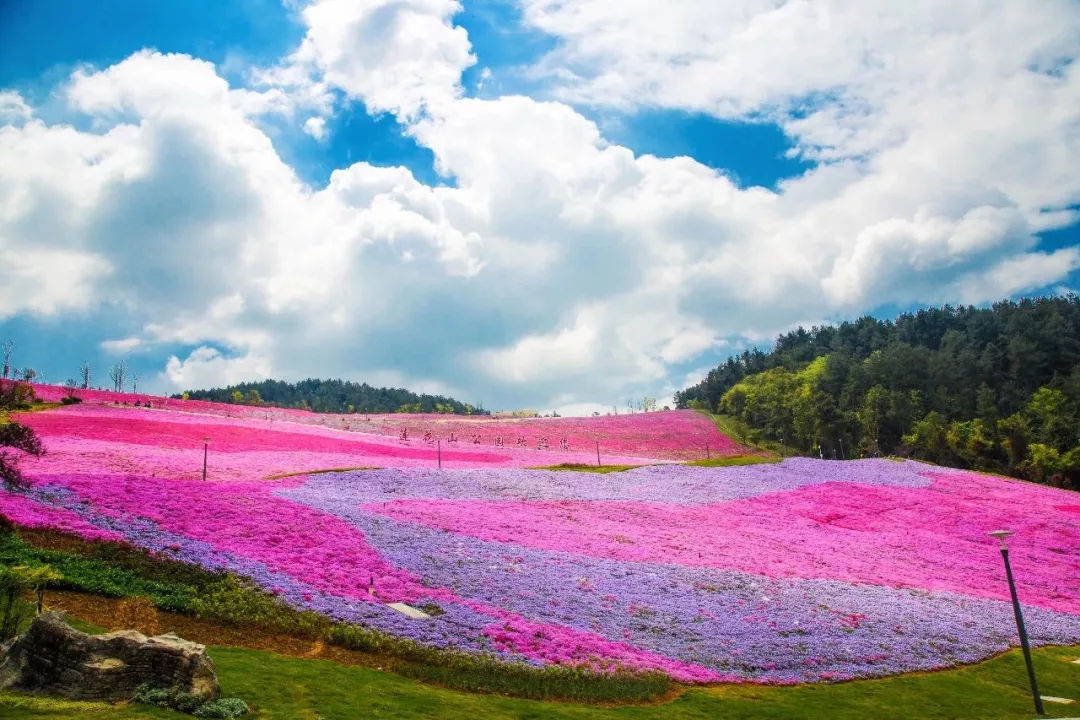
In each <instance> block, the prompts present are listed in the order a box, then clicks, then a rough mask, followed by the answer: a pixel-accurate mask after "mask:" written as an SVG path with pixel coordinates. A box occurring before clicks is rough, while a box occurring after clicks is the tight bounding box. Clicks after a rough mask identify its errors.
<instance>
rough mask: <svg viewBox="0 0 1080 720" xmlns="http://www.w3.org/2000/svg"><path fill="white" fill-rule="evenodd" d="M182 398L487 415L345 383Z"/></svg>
mask: <svg viewBox="0 0 1080 720" xmlns="http://www.w3.org/2000/svg"><path fill="white" fill-rule="evenodd" d="M183 396H184V397H189V398H192V399H195V400H213V401H215V402H225V403H236V404H240V405H274V406H277V407H285V408H302V409H304V410H313V411H315V412H327V413H352V412H357V413H393V412H410V413H421V412H424V413H454V414H458V415H486V414H487V412H486V411H484V410H481V409H478V408H475V407H473V406H472V405H469V404H468V403H463V402H459V401H458V400H454V399H453V398H448V397H443V396H442V395H418V394H416V393H414V392H410V391H408V390H405V389H403V388H377V387H372V386H370V385H368V384H367V383H355V382H348V381H345V380H315V379H308V380H301V381H300V382H297V383H287V382H282V381H281V380H263V381H262V382H249V383H240V384H239V385H230V386H229V387H225V388H214V389H213V390H189V391H187V392H186V393H184V394H183ZM176 397H180V396H176Z"/></svg>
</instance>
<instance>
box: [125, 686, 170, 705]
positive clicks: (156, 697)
mask: <svg viewBox="0 0 1080 720" xmlns="http://www.w3.org/2000/svg"><path fill="white" fill-rule="evenodd" d="M172 698H173V691H172V690H170V689H169V688H166V687H159V686H157V685H152V684H150V683H143V684H142V685H140V686H139V687H137V688H135V694H134V695H133V696H132V698H131V699H132V700H134V701H135V702H138V703H142V704H143V705H157V706H158V707H169V704H170V703H171V702H172Z"/></svg>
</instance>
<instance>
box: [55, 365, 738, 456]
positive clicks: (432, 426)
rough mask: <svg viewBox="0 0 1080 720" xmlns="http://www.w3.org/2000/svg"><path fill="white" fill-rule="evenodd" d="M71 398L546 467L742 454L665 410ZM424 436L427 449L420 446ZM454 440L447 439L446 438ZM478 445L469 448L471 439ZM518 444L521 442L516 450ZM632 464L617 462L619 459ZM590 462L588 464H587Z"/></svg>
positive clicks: (700, 422) (693, 415) (98, 393)
mask: <svg viewBox="0 0 1080 720" xmlns="http://www.w3.org/2000/svg"><path fill="white" fill-rule="evenodd" d="M33 387H34V391H35V392H36V393H37V395H38V397H40V398H41V399H42V400H44V401H46V402H59V401H60V399H61V398H63V397H64V396H66V395H68V394H69V393H71V392H72V391H70V390H68V389H67V388H61V387H57V386H54V385H34V386H33ZM74 394H75V395H76V396H77V397H79V398H81V399H82V400H83V402H84V403H85V404H87V405H106V406H112V407H115V406H116V405H117V404H119V403H124V404H133V403H137V404H138V405H140V406H143V405H146V404H147V403H149V404H150V405H151V406H152V407H153V408H154V409H158V410H168V411H171V412H181V413H193V414H197V415H199V416H201V420H200V422H205V421H206V416H218V417H224V418H236V419H241V420H248V421H255V420H264V421H266V422H278V423H281V422H288V423H291V424H293V425H313V426H318V427H325V428H330V429H337V430H346V431H351V432H360V433H364V434H366V435H378V436H382V437H385V438H391V439H394V440H397V439H398V438H399V436H400V435H401V431H402V430H406V431H407V436H408V440H407V441H405V444H407V445H408V446H410V447H426V446H427V445H428V444H430V443H434V441H435V440H441V441H442V444H443V449H444V450H446V449H448V448H450V447H457V448H466V447H468V448H473V449H478V448H476V445H479V446H480V447H482V448H488V449H490V448H492V447H494V446H495V442H496V440H497V439H501V440H502V446H501V449H503V450H511V449H512V450H518V449H531V450H536V449H537V445H538V443H539V442H540V441H541V440H546V441H547V444H548V447H549V450H546V451H544V452H545V454H544V455H543V456H542V458H540V457H538V458H537V459H542V460H543V462H539V463H533V464H555V462H549V461H550V460H551V456H552V454H553V451H562V441H563V440H565V441H566V443H567V446H568V448H567V450H566V451H563V454H564V455H572V456H573V457H574V458H575V459H573V460H557V462H587V463H594V462H595V461H596V445H597V443H599V446H600V453H601V460H602V461H603V462H605V463H606V464H611V465H620V464H634V463H635V462H636V463H641V462H648V461H656V460H697V459H702V458H705V457H706V455H709V456H712V457H719V456H725V455H741V454H745V453H747V452H749V451H748V450H747V449H746V448H743V447H741V446H739V444H738V443H736V442H735V441H734V440H732V439H731V438H729V437H727V436H725V435H722V434H721V433H720V432H719V431H718V430H717V429H716V426H715V425H714V424H713V423H712V421H711V420H709V419H708V418H707V417H706V416H704V415H702V414H701V413H697V412H693V411H691V410H672V411H665V412H653V413H635V414H630V415H604V416H600V417H588V418H576V417H571V418H521V419H519V418H506V417H494V416H488V415H474V416H468V417H466V416H461V415H422V414H391V415H378V414H363V413H356V414H349V415H341V414H332V413H313V412H309V411H306V410H293V409H287V408H275V407H251V406H247V405H228V404H223V403H213V402H207V401H204V400H178V399H175V398H162V397H156V396H151V395H135V394H132V393H115V392H112V391H108V390H75V391H74ZM425 433H430V435H431V438H430V443H425V442H424V436H425ZM452 437H453V438H454V439H453V440H451V438H452ZM477 439H478V440H479V441H480V442H479V443H474V440H477ZM519 440H521V441H524V445H523V447H521V448H519V447H518V442H519ZM627 457H630V458H634V462H627V463H624V462H621V461H620V458H622V459H625V458H627ZM590 458H591V460H590Z"/></svg>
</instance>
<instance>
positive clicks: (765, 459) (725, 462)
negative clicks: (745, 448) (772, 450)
mask: <svg viewBox="0 0 1080 720" xmlns="http://www.w3.org/2000/svg"><path fill="white" fill-rule="evenodd" d="M778 462H780V458H779V457H777V456H775V455H731V456H729V457H715V458H710V459H708V460H690V461H688V462H687V463H686V464H687V465H694V466H696V467H738V466H740V465H760V464H762V463H778Z"/></svg>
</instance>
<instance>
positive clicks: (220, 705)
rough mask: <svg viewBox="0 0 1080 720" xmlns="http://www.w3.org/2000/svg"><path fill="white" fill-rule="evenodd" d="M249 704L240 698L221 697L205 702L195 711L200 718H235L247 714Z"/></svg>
mask: <svg viewBox="0 0 1080 720" xmlns="http://www.w3.org/2000/svg"><path fill="white" fill-rule="evenodd" d="M248 711H249V708H248V704H247V703H246V702H244V701H243V700H241V699H240V698H221V699H220V700H211V701H210V702H208V703H205V704H203V706H202V707H200V708H199V709H198V710H196V711H195V717H198V718H235V717H240V716H241V715H246V714H247V713H248Z"/></svg>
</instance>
